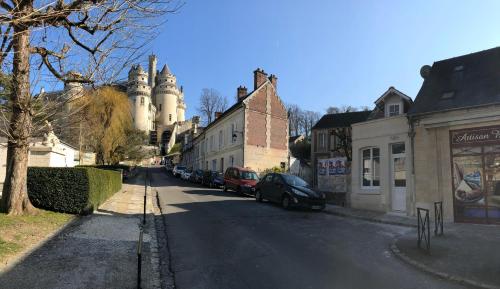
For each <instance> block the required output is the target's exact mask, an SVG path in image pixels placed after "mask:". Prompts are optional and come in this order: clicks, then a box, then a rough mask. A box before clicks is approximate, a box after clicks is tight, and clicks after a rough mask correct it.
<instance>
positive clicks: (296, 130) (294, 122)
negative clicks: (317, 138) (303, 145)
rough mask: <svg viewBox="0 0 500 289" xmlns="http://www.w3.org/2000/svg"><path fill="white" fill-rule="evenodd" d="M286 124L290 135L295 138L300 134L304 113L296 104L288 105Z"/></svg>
mask: <svg viewBox="0 0 500 289" xmlns="http://www.w3.org/2000/svg"><path fill="white" fill-rule="evenodd" d="M287 111H288V122H289V127H290V130H289V131H290V135H292V136H296V135H299V134H301V133H302V131H301V123H302V122H303V118H304V112H303V111H302V109H301V108H300V107H299V106H298V105H296V104H288V105H287Z"/></svg>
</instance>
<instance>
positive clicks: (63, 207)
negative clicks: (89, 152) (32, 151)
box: [28, 167, 122, 214]
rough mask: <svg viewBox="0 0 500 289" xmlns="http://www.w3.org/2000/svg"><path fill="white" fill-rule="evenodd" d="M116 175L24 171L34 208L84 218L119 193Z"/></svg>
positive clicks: (66, 170)
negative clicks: (81, 215)
mask: <svg viewBox="0 0 500 289" xmlns="http://www.w3.org/2000/svg"><path fill="white" fill-rule="evenodd" d="M121 186H122V182H121V175H120V173H119V172H117V171H110V170H101V169H96V168H91V167H75V168H47V167H30V168H28V196H29V198H30V200H31V203H32V204H33V205H34V206H35V207H37V208H43V209H46V210H51V211H56V212H64V213H71V214H87V213H92V211H93V210H94V209H95V208H97V207H99V205H101V204H102V203H104V201H106V200H107V199H108V198H109V197H111V196H112V195H113V194H114V193H116V192H118V191H119V190H120V189H121Z"/></svg>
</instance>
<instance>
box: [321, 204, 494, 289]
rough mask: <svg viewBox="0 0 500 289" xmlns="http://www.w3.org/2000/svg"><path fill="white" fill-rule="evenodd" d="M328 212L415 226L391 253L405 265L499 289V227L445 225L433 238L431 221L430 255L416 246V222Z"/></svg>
mask: <svg viewBox="0 0 500 289" xmlns="http://www.w3.org/2000/svg"><path fill="white" fill-rule="evenodd" d="M325 213H328V214H332V215H337V216H343V217H349V218H356V219H361V220H367V221H371V222H377V223H386V224H392V225H400V226H407V227H414V228H415V229H414V230H411V231H409V232H408V233H407V234H405V235H402V236H399V237H397V239H395V240H394V243H393V244H392V245H391V251H392V252H393V253H394V254H395V255H396V256H398V257H399V258H400V259H402V260H403V261H405V262H406V263H408V264H410V265H413V266H415V267H417V268H418V269H420V270H423V271H425V272H427V273H430V274H433V275H436V276H438V277H441V278H445V279H448V280H453V281H456V282H461V283H464V284H467V285H469V286H470V287H472V288H487V289H494V288H496V289H500V226H495V225H478V224H459V223H445V224H444V235H442V236H434V221H433V220H431V242H430V243H431V250H430V253H428V252H426V251H424V250H422V249H419V248H418V247H417V230H416V226H417V219H416V218H414V217H407V216H399V215H392V214H386V213H380V212H373V211H365V210H357V209H352V208H344V207H339V206H334V205H327V206H326V208H325Z"/></svg>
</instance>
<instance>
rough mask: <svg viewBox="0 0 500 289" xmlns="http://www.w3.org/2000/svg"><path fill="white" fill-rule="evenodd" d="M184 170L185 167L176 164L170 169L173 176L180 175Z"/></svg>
mask: <svg viewBox="0 0 500 289" xmlns="http://www.w3.org/2000/svg"><path fill="white" fill-rule="evenodd" d="M185 170H186V167H184V166H177V165H176V166H174V168H173V169H172V173H173V174H174V176H175V177H180V176H181V175H182V173H183V172H184V171H185Z"/></svg>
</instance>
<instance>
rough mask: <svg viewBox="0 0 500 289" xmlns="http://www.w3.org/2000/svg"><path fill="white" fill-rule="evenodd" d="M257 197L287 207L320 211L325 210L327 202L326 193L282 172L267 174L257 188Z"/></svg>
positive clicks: (260, 200) (259, 199)
mask: <svg viewBox="0 0 500 289" xmlns="http://www.w3.org/2000/svg"><path fill="white" fill-rule="evenodd" d="M255 199H256V200H257V201H258V202H262V200H263V199H266V200H269V201H271V202H276V203H279V204H281V206H282V207H283V208H285V209H290V208H292V207H303V208H309V209H313V210H318V211H320V210H323V209H324V208H325V203H326V196H325V194H324V193H322V192H319V191H316V190H314V189H313V188H311V186H309V184H308V183H307V182H306V181H304V180H303V179H301V178H299V177H297V176H294V175H289V174H281V173H269V174H267V175H265V176H264V177H263V178H262V179H261V180H260V181H259V183H258V184H257V186H256V188H255Z"/></svg>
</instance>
